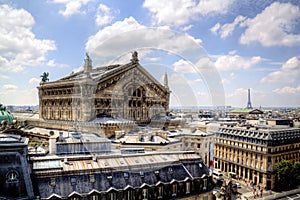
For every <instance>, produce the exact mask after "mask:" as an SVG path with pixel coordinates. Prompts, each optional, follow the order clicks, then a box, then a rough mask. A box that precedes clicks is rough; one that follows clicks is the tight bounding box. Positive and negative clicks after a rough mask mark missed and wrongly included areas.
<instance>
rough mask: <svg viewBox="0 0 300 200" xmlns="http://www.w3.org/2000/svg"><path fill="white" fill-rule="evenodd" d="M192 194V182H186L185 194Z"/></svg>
mask: <svg viewBox="0 0 300 200" xmlns="http://www.w3.org/2000/svg"><path fill="white" fill-rule="evenodd" d="M190 192H191V183H190V182H186V183H185V193H186V194H189V193H190Z"/></svg>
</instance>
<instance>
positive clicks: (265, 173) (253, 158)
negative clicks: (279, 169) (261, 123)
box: [214, 126, 300, 190]
mask: <svg viewBox="0 0 300 200" xmlns="http://www.w3.org/2000/svg"><path fill="white" fill-rule="evenodd" d="M299 147H300V129H299V128H274V127H273V128H272V127H265V128H257V127H254V128H250V127H230V126H221V127H220V128H219V130H218V131H217V134H216V141H215V146H214V167H215V168H218V169H221V170H222V171H224V172H234V173H236V174H237V175H238V176H239V177H241V178H242V179H245V180H247V181H249V182H250V181H252V182H253V183H254V184H256V185H262V186H263V187H266V189H268V190H270V189H274V187H275V184H276V178H275V177H276V174H275V165H276V164H277V163H278V162H280V161H281V160H283V159H284V160H291V161H292V162H296V161H297V162H299V161H300V153H299Z"/></svg>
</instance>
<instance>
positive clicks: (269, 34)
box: [240, 2, 300, 47]
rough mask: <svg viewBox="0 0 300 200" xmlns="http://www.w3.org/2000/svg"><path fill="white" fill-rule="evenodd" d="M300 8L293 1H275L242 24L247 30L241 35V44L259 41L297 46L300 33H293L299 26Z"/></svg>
mask: <svg viewBox="0 0 300 200" xmlns="http://www.w3.org/2000/svg"><path fill="white" fill-rule="evenodd" d="M299 18H300V9H299V7H298V6H295V5H293V4H291V3H279V2H275V3H273V4H271V5H270V6H268V7H267V8H265V9H264V10H263V11H262V13H260V14H258V15H256V17H254V18H253V19H247V20H245V21H244V22H243V23H241V24H240V25H241V26H242V27H246V31H245V32H244V33H243V34H242V36H241V37H240V43H241V44H250V43H251V42H255V41H257V42H259V43H261V44H262V45H263V46H267V47H268V46H295V45H299V44H300V34H295V33H293V31H294V29H295V27H296V26H299Z"/></svg>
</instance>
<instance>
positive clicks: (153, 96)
mask: <svg viewBox="0 0 300 200" xmlns="http://www.w3.org/2000/svg"><path fill="white" fill-rule="evenodd" d="M38 90H39V106H40V110H39V114H40V118H41V119H45V120H64V121H91V120H93V119H95V118H97V117H101V116H111V117H114V118H124V119H128V120H133V121H137V122H147V121H149V119H150V118H151V117H153V116H156V115H161V114H162V115H165V114H166V112H168V111H169V96H170V90H169V88H168V82H167V77H166V75H165V83H164V85H161V84H160V83H159V82H158V81H157V80H156V79H155V78H154V77H152V76H151V75H150V74H149V73H148V72H147V71H146V70H145V69H144V68H143V67H142V66H141V65H140V64H139V62H138V57H137V52H134V53H133V54H132V59H131V62H130V63H128V64H124V65H109V66H103V67H97V68H92V60H91V59H90V57H89V56H88V55H87V56H86V59H85V63H84V70H83V71H80V72H77V73H72V74H70V75H69V76H66V77H64V78H61V79H59V80H57V81H53V82H42V83H41V84H40V86H39V87H38Z"/></svg>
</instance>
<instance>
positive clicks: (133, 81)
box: [96, 64, 168, 97]
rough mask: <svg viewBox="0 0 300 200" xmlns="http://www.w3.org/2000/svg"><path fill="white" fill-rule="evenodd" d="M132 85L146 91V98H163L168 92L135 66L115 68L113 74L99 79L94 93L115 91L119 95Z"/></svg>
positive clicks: (139, 66)
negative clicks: (153, 96)
mask: <svg viewBox="0 0 300 200" xmlns="http://www.w3.org/2000/svg"><path fill="white" fill-rule="evenodd" d="M132 85H134V86H135V87H136V88H138V87H143V88H144V89H147V91H148V94H147V96H152V95H158V96H160V97H163V96H164V95H165V94H166V93H167V92H168V91H167V89H166V88H165V87H164V86H163V85H161V83H159V82H158V81H157V80H156V79H155V78H154V77H153V76H152V75H151V74H150V73H148V72H147V71H146V70H145V69H144V68H143V67H142V66H141V65H139V64H137V65H134V66H130V65H129V66H127V67H126V66H125V67H123V68H122V67H120V68H117V69H115V72H114V73H110V74H109V75H107V76H105V77H101V78H100V77H99V78H98V80H97V89H96V93H101V91H104V90H107V91H117V92H118V93H119V92H120V91H126V88H128V87H130V86H132ZM150 93H152V94H150Z"/></svg>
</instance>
